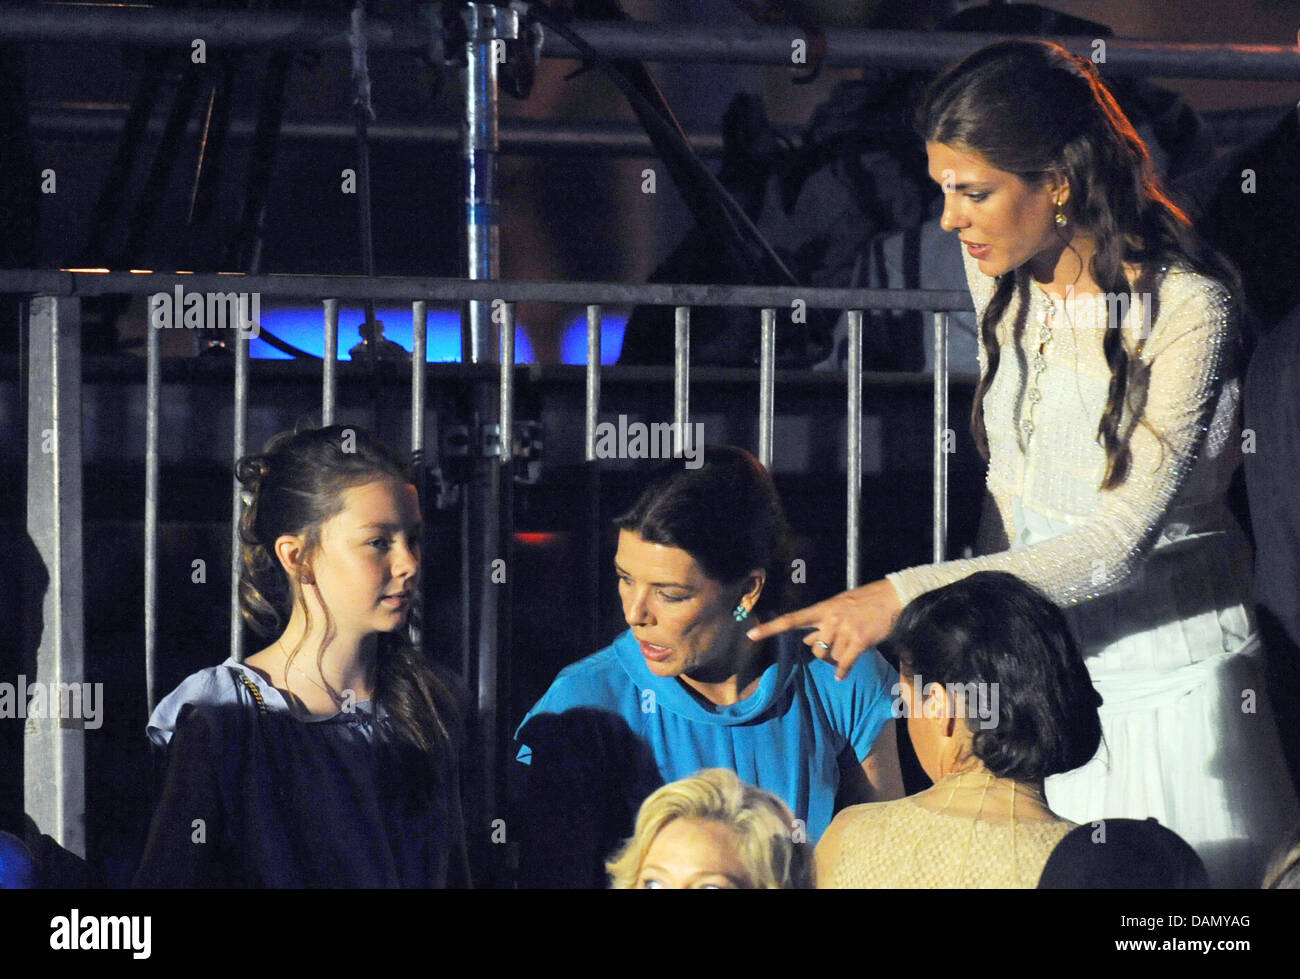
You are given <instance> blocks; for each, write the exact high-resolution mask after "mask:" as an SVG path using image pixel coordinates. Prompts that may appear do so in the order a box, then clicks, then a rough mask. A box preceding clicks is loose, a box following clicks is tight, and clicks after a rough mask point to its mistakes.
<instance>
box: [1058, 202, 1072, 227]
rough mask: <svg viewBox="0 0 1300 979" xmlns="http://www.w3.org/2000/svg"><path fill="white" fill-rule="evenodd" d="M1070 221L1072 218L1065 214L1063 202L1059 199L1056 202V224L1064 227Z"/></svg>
mask: <svg viewBox="0 0 1300 979" xmlns="http://www.w3.org/2000/svg"><path fill="white" fill-rule="evenodd" d="M1069 223H1070V219H1069V218H1067V217H1066V216H1065V211H1063V210H1062V209H1061V202H1060V201H1057V202H1056V226H1057V227H1058V228H1064V227H1065V226H1066V225H1067V224H1069Z"/></svg>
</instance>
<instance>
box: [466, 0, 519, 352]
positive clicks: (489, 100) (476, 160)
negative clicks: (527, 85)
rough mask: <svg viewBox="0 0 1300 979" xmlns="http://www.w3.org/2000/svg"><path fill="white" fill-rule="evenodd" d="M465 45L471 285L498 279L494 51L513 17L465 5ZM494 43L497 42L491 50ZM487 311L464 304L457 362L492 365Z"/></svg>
mask: <svg viewBox="0 0 1300 979" xmlns="http://www.w3.org/2000/svg"><path fill="white" fill-rule="evenodd" d="M461 17H462V18H463V19H464V21H465V26H466V32H467V37H466V44H465V86H464V91H465V141H464V153H465V244H466V249H467V256H466V257H467V259H468V266H467V269H468V273H469V277H470V278H471V279H496V278H500V275H501V255H500V245H501V215H500V205H499V202H498V200H497V155H498V150H499V141H498V132H497V123H498V117H499V115H500V105H499V95H500V93H499V92H498V90H497V77H498V73H497V65H498V59H497V58H496V50H494V49H496V48H498V47H499V44H500V41H501V40H502V39H506V38H516V37H518V36H519V15H518V14H517V13H516V12H515V11H513V10H509V9H506V8H504V7H496V6H493V5H492V4H490V3H468V4H466V5H465V9H464V10H462V11H461ZM494 42H497V43H495V44H494ZM491 314H492V310H491V307H490V306H489V304H487V303H484V302H471V303H470V304H469V319H468V322H466V323H463V325H462V328H461V351H462V353H461V357H462V359H464V360H468V361H470V362H471V363H475V364H480V363H488V362H490V361H491V360H493V359H494V351H493V349H492V347H493V343H492V341H493V339H494V338H493V333H492V322H491Z"/></svg>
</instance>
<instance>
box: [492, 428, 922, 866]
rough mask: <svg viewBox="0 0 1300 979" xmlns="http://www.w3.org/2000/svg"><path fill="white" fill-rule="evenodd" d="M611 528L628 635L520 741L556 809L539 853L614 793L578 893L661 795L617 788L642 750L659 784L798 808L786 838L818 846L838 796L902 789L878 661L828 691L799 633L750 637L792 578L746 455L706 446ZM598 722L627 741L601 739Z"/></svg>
mask: <svg viewBox="0 0 1300 979" xmlns="http://www.w3.org/2000/svg"><path fill="white" fill-rule="evenodd" d="M615 524H616V526H617V527H618V528H619V536H618V551H617V553H616V554H615V556H614V571H615V574H616V575H617V577H618V592H619V598H620V599H621V601H622V604H623V615H624V618H625V620H626V621H627V625H628V629H627V631H626V632H624V633H623V634H622V635H620V636H618V637H617V638H616V639H615V640H614V642H613V644H612V645H610V646H607V647H606V648H605V649H602V650H601V651H600V652H598V653H596V654H594V655H592V656H588V657H587V658H586V659H583V660H580V661H578V662H576V663H574V664H572V665H570V666H568V667H565V669H564V670H562V671H561V672H560V674H559V675H558V676H557V677H556V678H555V681H554V682H553V683H552V684H551V687H550V689H549V690H547V692H546V694H545V695H544V696H543V697H542V699H541V700H540V701H538V703H537V705H536V706H535V707H534V708H533V709H532V710H531V711H529V713H528V716H527V717H526V718H525V719H524V723H523V724H522V725H521V726H520V731H519V733H518V734H517V735H516V737H517V739H518V740H519V742H520V743H521V745H522V746H523V747H522V748H521V751H520V752H519V759H520V761H523V762H525V763H529V764H530V765H531V768H532V771H531V772H530V773H529V781H530V782H531V781H532V780H533V779H534V778H540V779H543V780H544V782H545V784H546V785H547V786H548V787H549V788H548V790H547V791H546V792H545V793H544V795H545V796H546V799H545V805H546V806H548V807H551V808H553V809H554V810H555V811H556V812H557V813H560V816H559V817H558V818H559V820H560V823H561V825H560V827H559V828H557V830H556V832H555V833H542V832H539V831H537V830H536V829H534V830H533V832H532V834H531V836H532V839H533V841H534V842H535V843H536V844H537V845H547V844H549V843H550V842H551V840H550V839H544V840H538V839H537V837H538V836H542V837H554V836H556V835H560V834H561V833H562V835H563V836H564V837H565V838H572V836H573V835H575V834H574V832H573V825H574V818H575V815H574V814H575V813H576V812H578V811H579V810H581V809H584V807H585V810H586V811H590V809H591V808H592V806H593V805H594V803H593V801H592V798H591V797H592V796H594V795H601V796H604V797H606V798H611V799H612V801H610V803H609V805H596V808H598V809H602V810H603V811H604V812H605V813H606V814H608V812H609V810H610V808H611V807H614V806H618V805H621V806H622V812H621V813H614V814H613V815H612V816H610V817H609V818H607V819H604V820H603V821H602V819H600V818H596V819H595V820H594V824H596V825H599V826H600V827H601V828H600V829H598V830H597V829H593V830H592V834H593V835H595V836H608V837H609V838H608V839H604V840H600V839H594V840H592V848H591V855H590V856H589V857H588V858H583V859H589V860H590V863H591V865H590V866H588V867H584V868H579V872H578V873H577V875H576V880H575V882H577V883H586V884H587V885H588V886H601V884H602V883H603V876H604V874H603V869H604V868H603V866H602V864H601V860H602V858H603V857H604V856H606V855H607V854H608V853H609V851H610V850H611V849H612V848H613V845H614V844H617V843H618V842H620V841H621V840H622V839H624V838H626V837H627V836H628V834H629V832H630V830H631V828H632V827H631V820H632V818H633V817H634V816H635V813H636V809H637V807H638V806H639V805H640V803H641V801H642V799H644V798H645V796H646V795H648V794H649V792H650V791H651V790H653V789H654V788H655V785H654V784H646V781H645V780H642V781H641V782H640V783H639V784H638V785H637V786H636V787H635V788H634V789H626V790H624V789H618V788H616V786H622V785H626V784H627V783H628V781H629V780H632V781H633V782H635V781H636V778H635V776H636V773H637V770H638V766H639V763H638V760H637V759H638V757H644V756H645V755H646V754H647V753H648V754H649V755H652V756H653V767H654V769H655V771H653V772H652V773H650V775H651V778H650V781H653V782H659V781H663V782H668V781H673V780H676V779H679V778H682V777H685V776H687V775H692V774H694V773H695V772H697V771H699V770H700V769H703V768H729V769H731V770H732V771H734V772H736V773H737V774H738V775H739V776H740V778H741V779H742V780H744V781H745V782H747V783H749V784H751V785H755V786H757V787H759V788H761V789H766V790H768V791H770V792H772V793H774V794H776V795H777V796H779V797H780V798H781V799H783V800H784V801H785V803H786V804H787V805H789V807H790V809H791V810H792V811H793V813H794V816H795V820H796V823H795V825H794V826H792V827H791V832H792V834H794V837H795V841H796V842H808V843H815V842H816V840H817V838H818V837H819V836H820V835H821V833H822V832H823V831H824V830H825V828H826V826H827V825H828V824H829V823H830V820H831V816H832V815H833V814H834V812H835V808H836V799H837V796H839V799H840V802H841V803H845V802H861V801H868V800H881V799H891V798H898V797H899V796H901V795H902V778H901V775H900V774H899V768H898V758H897V752H896V749H895V740H894V725H893V717H892V715H891V707H892V690H893V687H894V685H895V681H896V679H897V675H896V673H895V672H894V670H893V669H892V667H890V666H889V665H888V664H887V663H886V662H885V660H884V659H883V658H882V657H881V656H880V654H879V653H878V652H876V651H875V650H871V651H869V652H868V653H867V655H865V656H863V657H862V658H861V659H859V660H858V662H857V664H856V665H855V668H854V669H853V670H852V671H851V672H850V673H849V675H848V676H847V677H846V678H845V680H844V681H843V682H840V683H837V682H836V680H835V668H834V667H833V666H831V665H830V664H828V663H823V662H822V661H821V660H818V659H816V658H815V657H813V656H812V655H811V654H810V653H809V652H808V651H807V649H806V648H805V647H803V646H801V645H800V644H799V643H798V642H797V641H795V640H794V639H792V638H788V637H782V638H780V639H778V640H776V641H768V642H752V641H750V640H749V639H747V638H746V636H745V630H746V629H747V628H748V627H749V625H750V624H751V623H752V622H753V621H754V620H755V619H758V620H759V621H762V620H763V619H765V618H767V617H768V616H770V615H771V614H773V613H775V612H777V611H779V600H780V593H781V590H782V589H781V584H782V582H784V581H786V580H788V578H787V575H788V574H789V564H788V563H787V561H788V547H787V533H788V532H787V528H786V522H785V516H784V512H783V510H782V507H781V502H780V499H779V498H778V496H777V493H776V487H775V486H774V485H773V483H772V479H771V477H770V476H769V475H768V473H767V470H766V469H764V468H763V466H762V464H761V463H759V461H758V460H757V459H755V458H754V457H753V456H752V455H750V454H749V453H748V452H746V451H744V450H743V449H738V448H734V447H730V446H722V447H710V448H707V449H706V450H705V451H704V458H703V462H702V464H701V465H699V467H698V468H695V469H691V468H687V467H686V466H684V465H683V463H682V461H680V460H677V461H674V462H671V463H668V464H667V465H665V466H664V467H663V468H662V469H660V470H659V471H658V472H657V473H656V474H655V475H654V476H653V477H652V478H651V480H650V482H649V484H648V485H647V487H646V488H645V490H644V491H643V492H642V494H641V496H640V498H639V499H638V500H637V502H636V505H635V506H633V507H632V509H631V510H629V511H628V512H627V513H625V514H623V515H622V516H621V517H619V518H618V519H617V520H616V521H615ZM593 715H594V716H595V717H598V718H602V719H603V720H604V721H605V722H607V723H606V726H605V727H604V728H603V729H602V728H601V726H600V724H593V723H592V721H593ZM608 722H612V723H613V726H614V728H615V729H616V731H617V732H619V733H621V734H622V735H626V737H623V738H622V739H621V740H620V738H619V737H618V734H615V735H611V734H610V730H609V723H608ZM584 725H585V726H584ZM579 727H581V731H579V730H578V728H579ZM597 756H599V757H600V758H601V759H602V761H601V763H600V764H596V763H594V762H593V761H592V759H593V758H595V757H597ZM543 770H545V771H547V772H550V773H554V772H555V771H557V770H559V771H560V772H562V773H563V774H562V775H561V776H560V777H555V776H554V775H553V774H551V775H547V774H544V772H543ZM583 772H586V773H587V775H585V776H584V775H583V774H582V773H583ZM556 793H561V794H566V796H567V795H568V794H572V795H575V796H577V797H578V798H577V799H576V800H574V799H570V798H565V799H557V797H556ZM525 835H529V834H527V833H526V834H525ZM528 845H529V844H527V843H526V844H525V849H527V848H528ZM602 846H603V849H602ZM574 859H578V858H574ZM571 862H572V861H571ZM550 882H552V883H556V882H558V881H556V880H554V879H551V881H550Z"/></svg>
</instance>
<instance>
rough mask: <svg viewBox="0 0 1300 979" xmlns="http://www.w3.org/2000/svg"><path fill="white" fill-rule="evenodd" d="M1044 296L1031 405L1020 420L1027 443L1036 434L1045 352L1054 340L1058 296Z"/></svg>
mask: <svg viewBox="0 0 1300 979" xmlns="http://www.w3.org/2000/svg"><path fill="white" fill-rule="evenodd" d="M1040 291H1041V290H1040ZM1043 296H1044V297H1045V298H1046V300H1047V307H1046V308H1045V309H1042V310H1041V311H1040V312H1039V314H1038V353H1036V354H1034V360H1033V369H1034V374H1033V377H1032V378H1031V380H1030V388H1029V391H1028V393H1027V395H1026V397H1027V398H1028V400H1029V407H1028V408H1027V409H1026V410H1025V417H1024V418H1023V419H1022V420H1021V422H1020V431H1021V433H1022V434H1023V435H1024V436H1025V442H1026V443H1028V442H1029V439H1030V438H1031V437H1032V436H1033V434H1034V408H1035V407H1037V405H1038V402H1040V401H1042V400H1043V391H1042V388H1041V387H1040V386H1039V379H1040V378H1041V377H1042V374H1043V371H1045V370H1047V358H1046V357H1045V356H1044V354H1045V353H1046V352H1047V345H1048V344H1050V343H1051V342H1052V326H1053V325H1054V324H1055V322H1056V302H1057V300H1056V297H1055V296H1052V295H1050V294H1048V293H1045V292H1044V293H1043Z"/></svg>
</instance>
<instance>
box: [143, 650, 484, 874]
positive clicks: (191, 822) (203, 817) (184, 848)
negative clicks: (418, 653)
mask: <svg viewBox="0 0 1300 979" xmlns="http://www.w3.org/2000/svg"><path fill="white" fill-rule="evenodd" d="M255 691H256V693H255ZM354 706H355V710H351V711H343V712H340V713H338V714H335V715H333V716H332V717H324V718H308V719H304V718H303V717H302V716H301V715H300V714H296V713H295V712H294V711H293V710H292V709H291V708H290V706H289V703H288V702H287V701H286V700H285V698H284V696H283V694H281V693H280V691H279V690H277V689H276V688H275V687H273V686H272V685H271V684H270V683H269V682H267V681H266V679H265V678H263V677H262V675H261V674H259V673H257V672H256V671H255V670H253V669H251V668H249V667H247V666H244V665H242V664H240V663H237V662H236V661H235V660H233V659H229V660H227V661H226V662H225V663H223V664H222V665H221V666H217V667H211V668H208V669H205V670H200V671H199V672H198V673H195V674H193V675H192V676H190V677H188V678H186V679H185V680H184V681H183V682H182V683H181V685H180V686H179V687H177V688H176V689H175V690H174V691H172V693H171V694H169V695H168V696H167V697H166V698H164V699H163V700H162V702H161V703H159V705H158V707H157V708H156V709H155V710H154V712H153V715H152V716H151V717H150V718H149V725H148V734H149V738H150V739H151V740H152V741H153V742H154V743H155V744H156V745H158V746H160V747H164V748H166V749H167V754H168V757H167V775H166V780H165V783H164V787H163V791H162V798H161V801H160V803H159V806H158V810H157V812H156V813H155V815H154V819H153V824H152V826H151V828H150V832H149V842H148V844H147V845H146V847H145V853H144V858H143V860H142V862H141V865H140V869H139V871H138V872H137V874H136V877H135V881H134V884H135V886H137V887H252V888H261V887H444V886H458V885H462V884H465V883H467V881H466V877H467V874H466V872H465V861H464V828H463V825H462V820H461V811H460V795H459V791H458V787H457V784H456V766H455V764H454V763H453V762H452V760H451V759H450V758H448V759H446V760H445V762H444V763H442V764H435V763H433V762H431V761H430V760H429V759H428V758H427V757H424V756H418V755H416V754H415V753H414V752H411V753H409V754H404V753H403V752H401V751H399V750H398V749H396V748H395V747H394V746H393V742H392V740H391V738H389V737H387V736H386V732H387V730H388V725H387V722H386V721H385V719H384V714H383V710H382V708H379V714H378V717H376V714H375V710H374V708H373V706H372V704H371V702H370V701H360V702H358V703H356V704H355V705H354Z"/></svg>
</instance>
